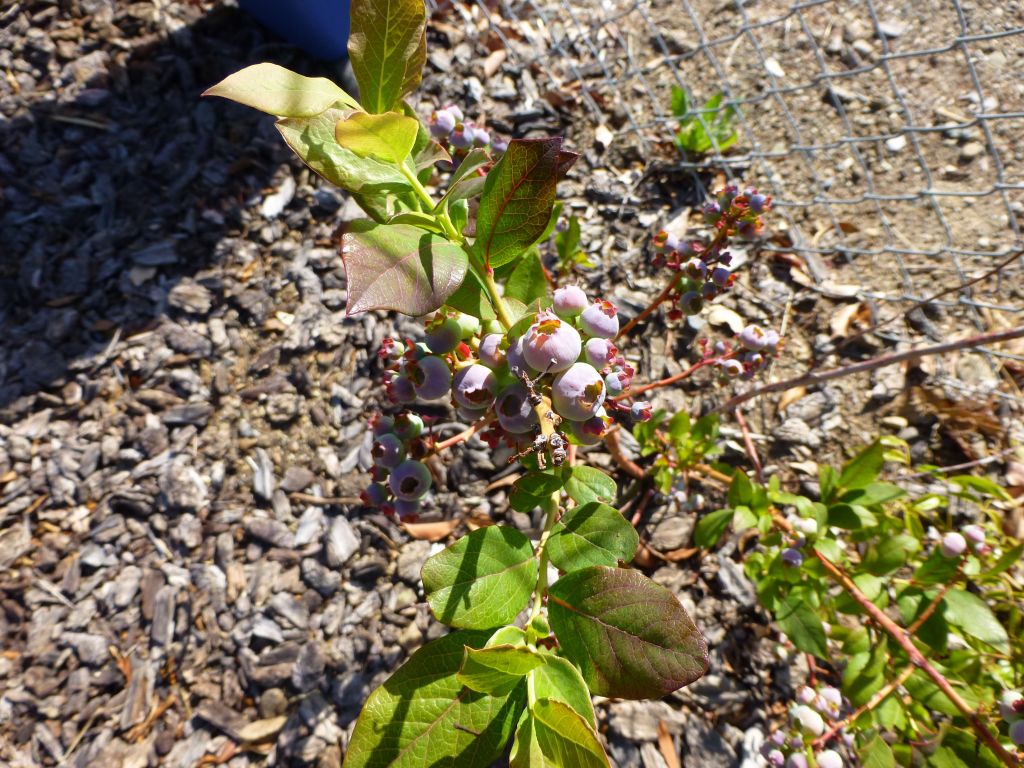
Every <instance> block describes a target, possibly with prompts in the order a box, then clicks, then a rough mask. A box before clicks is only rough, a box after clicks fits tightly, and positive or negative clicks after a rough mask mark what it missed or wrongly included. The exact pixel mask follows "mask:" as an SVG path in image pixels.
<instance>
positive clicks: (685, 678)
mask: <svg viewBox="0 0 1024 768" xmlns="http://www.w3.org/2000/svg"><path fill="white" fill-rule="evenodd" d="M548 614H549V619H550V621H551V627H552V629H553V630H554V632H555V636H556V637H557V638H558V642H559V644H560V645H561V647H562V651H563V652H564V653H565V655H566V657H567V658H568V659H569V660H570V661H572V662H573V663H574V664H576V666H578V667H579V668H580V671H581V672H582V673H583V679H584V680H586V682H587V684H588V685H589V686H590V690H591V691H593V692H594V693H596V694H599V695H601V696H615V697H619V698H625V699H647V698H658V697H661V696H665V695H666V694H669V693H671V692H672V691H674V690H676V689H677V688H680V687H682V686H684V685H688V684H690V683H692V682H693V681H694V680H696V679H697V678H699V677H700V676H701V675H703V674H704V672H705V671H706V670H707V665H708V651H707V646H706V645H705V643H704V638H703V637H701V635H700V632H699V631H698V630H697V627H696V626H695V625H694V623H693V620H692V619H691V618H690V617H689V615H688V614H687V613H686V611H685V610H684V609H683V606H682V605H680V604H679V601H678V600H677V599H676V597H675V595H673V594H672V593H671V592H669V591H668V590H667V589H665V588H664V587H662V586H660V585H658V584H655V583H654V582H653V581H651V580H650V579H648V578H647V577H646V576H644V575H643V574H641V573H639V572H637V571H629V570H621V569H616V568H604V567H592V568H584V569H583V570H580V571H573V572H572V573H568V574H566V575H565V576H563V577H562V578H560V579H559V580H558V581H556V582H555V583H554V584H553V585H552V586H551V587H550V589H549V590H548Z"/></svg>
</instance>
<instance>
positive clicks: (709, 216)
mask: <svg viewBox="0 0 1024 768" xmlns="http://www.w3.org/2000/svg"><path fill="white" fill-rule="evenodd" d="M720 218H722V207H721V206H720V205H719V204H718V203H708V204H707V205H705V206H704V221H706V222H707V223H708V224H715V223H717V222H718V220H719V219H720Z"/></svg>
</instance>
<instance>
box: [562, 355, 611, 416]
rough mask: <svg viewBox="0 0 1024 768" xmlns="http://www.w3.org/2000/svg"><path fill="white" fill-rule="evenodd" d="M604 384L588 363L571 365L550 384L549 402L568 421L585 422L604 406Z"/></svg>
mask: <svg viewBox="0 0 1024 768" xmlns="http://www.w3.org/2000/svg"><path fill="white" fill-rule="evenodd" d="M604 398H605V384H604V380H603V379H602V378H601V374H600V373H598V372H597V369H596V368H594V366H592V365H589V364H588V363H573V364H572V365H571V366H569V368H567V369H566V370H565V371H563V372H562V373H560V374H559V375H558V376H556V377H555V380H554V381H553V382H552V383H551V402H552V404H553V405H554V406H555V411H557V412H558V415H559V416H561V417H562V418H564V419H569V421H586V420H587V419H589V418H590V417H591V416H593V415H594V414H596V413H597V410H598V409H599V408H600V407H601V406H602V405H603V404H604Z"/></svg>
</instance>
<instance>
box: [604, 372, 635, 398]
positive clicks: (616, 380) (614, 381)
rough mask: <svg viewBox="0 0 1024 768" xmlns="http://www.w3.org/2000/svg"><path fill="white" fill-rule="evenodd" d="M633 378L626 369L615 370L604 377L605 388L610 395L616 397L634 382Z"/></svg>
mask: <svg viewBox="0 0 1024 768" xmlns="http://www.w3.org/2000/svg"><path fill="white" fill-rule="evenodd" d="M632 381H633V380H632V378H631V377H630V376H629V374H627V373H626V372H625V371H622V370H614V371H612V372H611V373H609V374H608V375H607V376H605V377H604V385H605V389H606V390H607V391H608V396H609V397H615V396H616V395H621V394H622V393H623V392H625V391H626V390H627V389H629V385H630V384H631V383H632Z"/></svg>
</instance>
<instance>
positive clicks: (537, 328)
mask: <svg viewBox="0 0 1024 768" xmlns="http://www.w3.org/2000/svg"><path fill="white" fill-rule="evenodd" d="M582 349H583V341H582V340H581V339H580V334H579V332H578V331H577V330H576V329H575V328H573V327H572V326H571V325H569V324H568V323H567V322H565V321H563V320H559V319H558V318H557V317H556V316H555V315H554V314H552V313H551V312H541V313H540V314H539V315H538V316H537V322H535V323H534V324H533V325H531V326H530V329H529V330H528V331H527V332H526V335H525V336H524V337H523V357H524V358H526V362H527V364H528V365H529V366H530V367H531V368H533V369H534V370H535V371H540V372H542V373H558V372H559V371H564V370H566V369H567V368H568V367H569V366H570V365H572V364H573V363H574V362H576V360H577V358H579V356H580V352H581V351H582Z"/></svg>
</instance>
